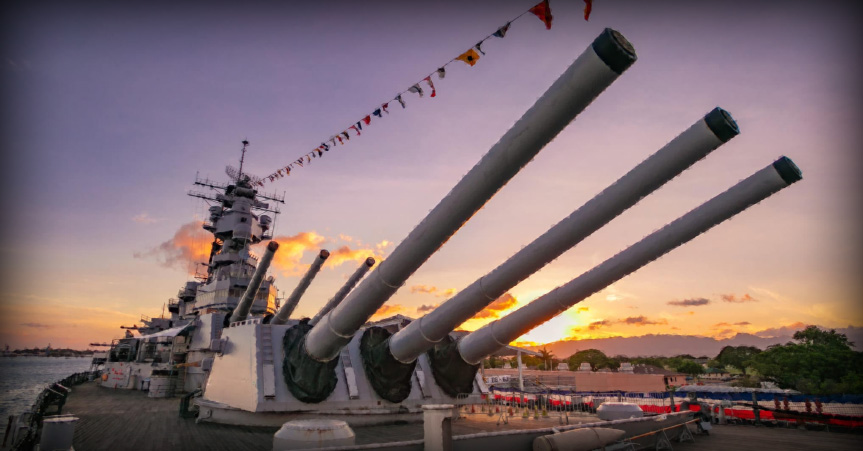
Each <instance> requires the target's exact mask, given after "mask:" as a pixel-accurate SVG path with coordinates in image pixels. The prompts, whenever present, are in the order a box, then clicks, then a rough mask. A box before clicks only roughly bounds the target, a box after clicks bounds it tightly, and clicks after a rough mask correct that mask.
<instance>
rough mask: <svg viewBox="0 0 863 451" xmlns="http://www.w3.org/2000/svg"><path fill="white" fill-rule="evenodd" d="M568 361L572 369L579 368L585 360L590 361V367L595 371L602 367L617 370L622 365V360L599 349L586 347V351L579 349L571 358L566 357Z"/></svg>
mask: <svg viewBox="0 0 863 451" xmlns="http://www.w3.org/2000/svg"><path fill="white" fill-rule="evenodd" d="M566 362H567V364H569V369H570V370H577V369H578V367H579V366H581V364H582V363H583V362H587V363H590V367H591V369H593V371H596V370H599V369H602V368H609V369H612V370H616V369H617V368H619V367H620V362H618V361H617V360H614V359H612V358H610V357H608V356H607V355H605V354H604V353H603V352H602V351H600V350H598V349H586V350H584V351H578V352H576V353H575V354H573V355H571V356H569V358H567V359H566Z"/></svg>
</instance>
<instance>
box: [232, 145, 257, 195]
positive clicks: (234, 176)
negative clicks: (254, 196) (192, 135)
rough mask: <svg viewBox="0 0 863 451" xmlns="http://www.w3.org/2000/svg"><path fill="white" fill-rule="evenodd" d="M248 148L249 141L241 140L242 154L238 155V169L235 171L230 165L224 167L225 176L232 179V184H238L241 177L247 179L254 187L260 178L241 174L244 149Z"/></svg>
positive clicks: (244, 155) (244, 157) (244, 154)
mask: <svg viewBox="0 0 863 451" xmlns="http://www.w3.org/2000/svg"><path fill="white" fill-rule="evenodd" d="M248 146H249V141H247V140H245V139H244V140H243V150H242V154H241V155H240V169H237V168H235V167H233V166H231V165H228V166H225V174H227V175H228V177H230V178H231V179H233V180H234V183H240V180H242V179H243V177H245V178H246V179H248V181H249V182H250V183H252V184H253V185H255V184H257V183H258V182H260V181H261V180H262V179H261V178H260V177H258V176H256V175H252V174H243V161H244V160H245V159H246V149H247V148H248Z"/></svg>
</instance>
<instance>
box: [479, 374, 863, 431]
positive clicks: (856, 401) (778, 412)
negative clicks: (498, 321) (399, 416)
mask: <svg viewBox="0 0 863 451" xmlns="http://www.w3.org/2000/svg"><path fill="white" fill-rule="evenodd" d="M526 382H532V383H533V387H534V388H531V389H528V390H519V389H518V388H517V387H513V386H512V385H511V384H513V383H514V382H513V381H509V384H500V385H491V386H490V387H489V396H488V397H487V398H485V399H483V402H481V403H479V404H477V403H468V404H466V405H465V406H464V407H463V408H462V411H463V412H464V413H466V414H485V415H489V416H492V415H495V414H500V413H501V411H502V410H504V409H506V412H505V413H506V414H507V415H508V416H516V417H518V416H519V413H521V416H522V417H523V418H528V417H534V418H539V417H540V416H541V417H548V416H551V417H554V416H557V417H560V421H561V424H564V423H566V424H568V422H569V417H570V416H573V415H589V414H593V413H596V410H597V409H598V408H599V407H600V406H601V405H602V404H603V403H606V402H629V403H633V404H636V405H638V406H639V407H640V408H641V410H642V411H644V412H645V414H647V415H664V414H669V413H674V412H680V411H687V410H690V411H696V412H703V413H702V416H703V417H704V418H705V419H706V420H710V421H713V422H728V423H742V424H753V423H755V424H758V423H765V422H766V423H770V424H773V425H778V426H786V427H806V428H809V429H827V430H831V429H843V430H856V431H859V430H861V429H863V395H841V396H839V395H837V396H820V397H819V396H813V395H783V394H774V393H763V392H757V393H756V392H755V391H753V392H730V393H709V392H690V393H685V392H675V391H674V390H673V389H672V390H667V391H655V392H624V391H608V392H579V391H576V390H568V389H558V388H551V387H542V386H541V385H536V381H529V380H527V379H526ZM747 399H748V400H747Z"/></svg>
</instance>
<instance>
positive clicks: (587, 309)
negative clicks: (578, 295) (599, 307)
mask: <svg viewBox="0 0 863 451" xmlns="http://www.w3.org/2000/svg"><path fill="white" fill-rule="evenodd" d="M589 311H590V307H579V308H578V310H576V311H575V312H576V313H581V312H589Z"/></svg>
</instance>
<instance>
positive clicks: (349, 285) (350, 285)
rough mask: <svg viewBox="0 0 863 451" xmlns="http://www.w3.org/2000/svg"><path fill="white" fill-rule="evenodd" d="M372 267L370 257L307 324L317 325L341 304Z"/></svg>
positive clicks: (373, 260) (373, 261) (372, 260)
mask: <svg viewBox="0 0 863 451" xmlns="http://www.w3.org/2000/svg"><path fill="white" fill-rule="evenodd" d="M374 265H375V259H374V258H372V257H369V258H367V259H366V260H365V261H364V262H363V264H362V265H360V267H359V268H357V270H356V271H354V273H353V274H352V275H351V277H350V278H348V281H347V282H345V284H344V285H342V288H340V289H339V291H338V292H336V294H335V296H333V298H332V299H330V300H329V302H327V305H325V306H324V308H322V309H321V311H319V312H318V313H317V314H316V315H315V316H314V318H312V319H311V320H309V324H311V325H312V326H314V325H315V324H317V323H318V321H320V320H321V318H322V317H323V316H324V315H326V314H327V313H329V311H330V310H332V309H333V308H334V307H335V306H337V305H339V303H341V302H342V300H344V298H345V296H347V295H348V293H350V292H351V290H353V289H354V287H355V286H356V285H357V283H359V281H360V279H362V278H363V276H364V275H366V273H367V272H369V269H371V267H372V266H374Z"/></svg>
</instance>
